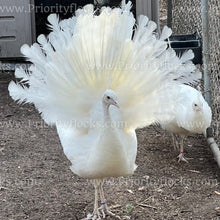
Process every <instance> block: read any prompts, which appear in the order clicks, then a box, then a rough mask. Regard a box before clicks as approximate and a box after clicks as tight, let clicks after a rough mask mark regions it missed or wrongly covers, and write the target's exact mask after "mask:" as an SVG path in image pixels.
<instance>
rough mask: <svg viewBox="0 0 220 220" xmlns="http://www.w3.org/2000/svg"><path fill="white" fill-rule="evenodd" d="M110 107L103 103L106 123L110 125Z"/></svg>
mask: <svg viewBox="0 0 220 220" xmlns="http://www.w3.org/2000/svg"><path fill="white" fill-rule="evenodd" d="M109 107H110V105H107V104H105V103H103V111H104V123H108V122H110V121H111V116H110V113H109Z"/></svg>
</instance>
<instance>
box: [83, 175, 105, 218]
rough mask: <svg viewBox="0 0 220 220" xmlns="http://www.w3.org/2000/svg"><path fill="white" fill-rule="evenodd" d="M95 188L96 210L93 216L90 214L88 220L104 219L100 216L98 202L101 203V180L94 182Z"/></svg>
mask: <svg viewBox="0 0 220 220" xmlns="http://www.w3.org/2000/svg"><path fill="white" fill-rule="evenodd" d="M93 185H94V188H95V202H94V210H93V213H92V214H88V215H87V218H86V220H97V219H102V218H101V216H100V212H99V208H98V201H99V188H100V180H98V179H95V180H94V182H93ZM82 220H84V219H82Z"/></svg>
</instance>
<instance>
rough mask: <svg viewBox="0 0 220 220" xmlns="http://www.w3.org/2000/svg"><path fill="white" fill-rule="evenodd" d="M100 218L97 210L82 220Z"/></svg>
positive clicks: (96, 219)
mask: <svg viewBox="0 0 220 220" xmlns="http://www.w3.org/2000/svg"><path fill="white" fill-rule="evenodd" d="M100 219H102V218H101V213H100V212H99V209H96V210H94V211H93V213H92V214H88V215H87V217H86V218H85V219H82V220H100Z"/></svg>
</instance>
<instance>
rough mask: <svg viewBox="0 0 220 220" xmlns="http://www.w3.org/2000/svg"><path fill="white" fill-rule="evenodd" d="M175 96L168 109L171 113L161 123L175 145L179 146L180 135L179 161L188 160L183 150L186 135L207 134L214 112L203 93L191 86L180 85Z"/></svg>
mask: <svg viewBox="0 0 220 220" xmlns="http://www.w3.org/2000/svg"><path fill="white" fill-rule="evenodd" d="M173 98H174V99H173V103H172V104H170V105H169V108H168V110H167V111H170V112H171V115H170V117H168V118H166V120H164V119H163V120H161V121H160V124H161V127H162V128H163V129H165V130H167V131H169V132H171V135H172V139H173V144H174V147H177V146H176V145H178V143H177V140H178V136H179V137H180V144H179V145H180V146H179V150H180V154H179V155H178V157H177V158H179V161H184V162H188V161H187V160H186V158H185V157H184V151H183V148H184V147H183V143H184V137H185V136H186V135H192V134H202V133H203V134H204V135H206V129H207V128H208V127H209V126H210V124H211V119H212V112H211V109H210V107H209V105H208V103H207V102H206V101H205V99H204V98H203V96H202V94H201V93H200V92H199V91H198V90H196V89H194V88H193V87H191V86H188V85H178V86H177V87H176V95H175V96H173ZM171 102H172V101H171ZM177 148H178V147H177Z"/></svg>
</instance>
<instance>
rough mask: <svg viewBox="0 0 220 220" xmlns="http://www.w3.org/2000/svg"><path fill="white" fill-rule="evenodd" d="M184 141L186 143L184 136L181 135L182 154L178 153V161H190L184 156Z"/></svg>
mask: <svg viewBox="0 0 220 220" xmlns="http://www.w3.org/2000/svg"><path fill="white" fill-rule="evenodd" d="M183 143H184V136H182V135H181V136H180V154H179V155H178V157H177V158H179V159H178V162H180V161H183V162H186V163H188V161H187V159H186V158H185V157H184V151H183Z"/></svg>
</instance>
